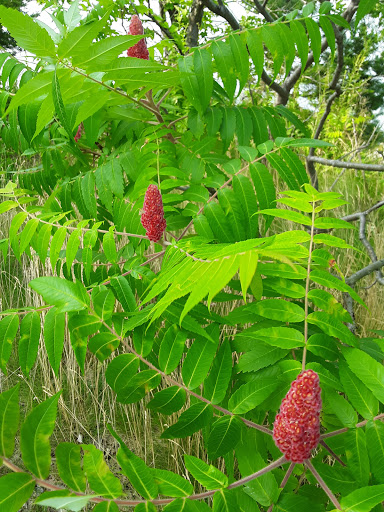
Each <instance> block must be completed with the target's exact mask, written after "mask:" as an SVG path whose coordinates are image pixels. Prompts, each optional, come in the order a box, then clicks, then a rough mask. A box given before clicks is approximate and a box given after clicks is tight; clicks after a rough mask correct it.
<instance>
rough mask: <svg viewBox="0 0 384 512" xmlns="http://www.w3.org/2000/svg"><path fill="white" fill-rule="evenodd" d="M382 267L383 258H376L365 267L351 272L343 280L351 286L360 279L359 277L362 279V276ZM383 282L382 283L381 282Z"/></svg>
mask: <svg viewBox="0 0 384 512" xmlns="http://www.w3.org/2000/svg"><path fill="white" fill-rule="evenodd" d="M383 267H384V259H383V260H378V261H375V262H373V263H370V264H369V265H367V266H366V267H364V268H362V269H361V270H358V271H357V272H355V273H354V274H352V275H351V276H350V277H347V278H346V280H345V282H346V284H348V285H349V286H353V285H354V284H356V283H357V281H360V279H363V277H366V276H369V274H372V272H377V271H380V269H381V268H383ZM382 284H384V283H382Z"/></svg>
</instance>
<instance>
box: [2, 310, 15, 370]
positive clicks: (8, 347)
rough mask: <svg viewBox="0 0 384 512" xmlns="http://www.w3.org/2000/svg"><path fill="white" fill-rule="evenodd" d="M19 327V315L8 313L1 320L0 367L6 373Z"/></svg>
mask: <svg viewBox="0 0 384 512" xmlns="http://www.w3.org/2000/svg"><path fill="white" fill-rule="evenodd" d="M18 328H19V317H18V315H8V316H6V317H4V318H3V319H2V320H1V321H0V367H1V369H2V370H3V372H4V373H5V374H6V373H7V363H8V360H9V358H10V356H11V351H12V343H13V340H14V339H15V336H16V333H17V330H18Z"/></svg>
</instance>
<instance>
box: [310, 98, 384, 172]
mask: <svg viewBox="0 0 384 512" xmlns="http://www.w3.org/2000/svg"><path fill="white" fill-rule="evenodd" d="M334 94H336V93H334ZM332 96H333V95H332ZM332 96H331V97H332ZM323 117H324V116H323ZM314 138H315V139H316V138H317V137H316V136H315V137H314ZM307 162H314V163H317V164H322V165H329V166H331V167H340V168H341V169H357V170H360V171H374V172H384V165H377V164H363V163H360V162H342V161H341V160H330V159H328V158H320V157H317V156H308V158H307Z"/></svg>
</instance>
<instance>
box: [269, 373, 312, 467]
mask: <svg viewBox="0 0 384 512" xmlns="http://www.w3.org/2000/svg"><path fill="white" fill-rule="evenodd" d="M320 411H321V389H320V385H319V376H318V374H317V373H316V372H314V371H313V370H306V371H303V372H301V373H300V375H299V376H298V377H297V379H296V380H294V381H293V382H292V384H291V388H290V390H289V391H288V393H287V394H286V396H285V398H284V399H283V401H282V402H281V407H280V412H279V414H278V415H277V416H276V419H275V423H274V425H273V439H274V440H275V443H276V446H277V447H278V448H279V450H280V451H281V452H283V453H284V455H285V458H286V459H287V460H289V461H291V462H298V463H302V462H303V461H304V460H305V459H309V457H310V455H311V451H312V450H313V449H314V448H316V446H317V445H318V444H319V441H320Z"/></svg>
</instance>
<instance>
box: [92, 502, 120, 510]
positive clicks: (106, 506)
mask: <svg viewBox="0 0 384 512" xmlns="http://www.w3.org/2000/svg"><path fill="white" fill-rule="evenodd" d="M93 510H95V512H119V507H118V506H117V505H116V503H114V502H113V501H103V502H102V503H99V504H98V505H96V507H95V508H94V509H93Z"/></svg>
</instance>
